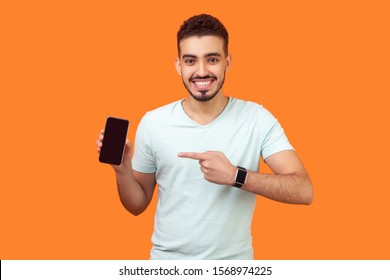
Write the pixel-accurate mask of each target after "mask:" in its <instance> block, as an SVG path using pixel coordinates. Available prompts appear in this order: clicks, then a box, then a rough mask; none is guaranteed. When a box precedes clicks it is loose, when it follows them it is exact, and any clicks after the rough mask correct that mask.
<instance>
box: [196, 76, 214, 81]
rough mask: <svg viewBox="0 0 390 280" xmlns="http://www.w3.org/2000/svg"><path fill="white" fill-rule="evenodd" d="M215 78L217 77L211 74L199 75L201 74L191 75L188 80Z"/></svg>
mask: <svg viewBox="0 0 390 280" xmlns="http://www.w3.org/2000/svg"><path fill="white" fill-rule="evenodd" d="M216 78H217V77H215V76H212V75H207V76H203V77H201V76H195V77H192V78H191V79H190V81H193V80H206V79H216Z"/></svg>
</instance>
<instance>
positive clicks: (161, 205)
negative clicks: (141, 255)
mask: <svg viewBox="0 0 390 280" xmlns="http://www.w3.org/2000/svg"><path fill="white" fill-rule="evenodd" d="M177 43H178V53H179V57H178V58H177V59H176V64H175V65H176V70H177V72H178V74H179V75H180V76H181V78H182V81H183V84H184V86H185V88H186V89H187V91H188V97H187V98H186V99H183V100H180V101H177V102H174V103H172V104H168V105H165V106H163V107H160V108H158V109H155V110H153V111H151V112H148V113H147V114H146V115H145V116H144V117H143V119H142V120H141V122H140V124H139V126H138V129H137V135H136V140H135V150H134V157H133V159H132V160H131V148H132V147H131V143H130V142H129V141H128V140H127V142H126V149H125V154H124V160H123V163H122V165H120V166H113V168H114V170H115V174H116V179H117V185H118V190H119V196H120V199H121V201H122V203H123V205H124V207H125V208H126V209H127V210H128V211H129V212H130V213H132V214H134V215H138V214H140V213H142V212H143V211H144V210H145V209H146V208H147V207H148V205H149V203H150V201H151V198H152V195H153V192H154V189H155V186H156V183H157V184H158V185H159V189H158V192H159V198H158V204H157V211H156V216H155V224H154V233H153V236H152V242H153V248H152V250H151V259H253V248H252V237H251V223H252V216H253V211H254V207H255V202H256V195H261V196H264V197H267V198H270V199H273V200H277V201H281V202H285V203H294V204H310V203H311V201H312V185H311V182H310V179H309V176H308V175H307V173H306V171H305V168H304V166H303V164H302V163H301V161H300V159H299V157H298V156H297V154H296V153H295V151H294V149H293V147H292V146H291V145H290V143H289V141H288V140H287V137H286V136H285V134H284V131H283V129H282V128H281V126H280V124H279V123H278V121H277V120H276V119H275V118H274V117H273V116H272V114H271V113H270V112H268V111H267V110H266V109H265V108H264V107H262V106H261V105H258V104H255V103H253V102H247V101H242V100H239V99H236V98H232V97H227V96H225V95H224V94H223V91H222V86H223V83H224V80H225V73H226V71H227V70H228V69H229V67H230V65H231V55H230V54H229V53H228V32H227V31H226V29H225V27H224V26H223V25H222V23H221V22H220V21H219V20H218V19H216V18H214V17H212V16H210V15H198V16H194V17H192V18H190V19H188V20H187V21H185V22H184V23H183V25H182V26H181V28H180V30H179V31H178V34H177ZM103 137H104V131H102V132H101V133H100V135H99V139H98V141H97V146H98V151H100V148H101V146H102V139H103ZM261 157H262V158H263V160H264V161H265V162H266V164H267V165H268V166H269V167H270V168H271V170H272V171H273V173H274V174H263V173H259V169H258V167H259V161H260V158H261Z"/></svg>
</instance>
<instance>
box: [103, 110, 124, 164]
mask: <svg viewBox="0 0 390 280" xmlns="http://www.w3.org/2000/svg"><path fill="white" fill-rule="evenodd" d="M128 127H129V121H128V120H124V119H119V118H114V117H108V118H107V121H106V126H105V129H104V138H103V145H102V147H101V150H100V155H99V161H100V162H103V163H108V164H113V165H120V164H121V163H122V159H123V154H124V151H125V144H126V137H127V130H128Z"/></svg>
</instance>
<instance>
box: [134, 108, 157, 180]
mask: <svg viewBox="0 0 390 280" xmlns="http://www.w3.org/2000/svg"><path fill="white" fill-rule="evenodd" d="M149 122H150V121H149V118H148V114H146V115H145V116H144V117H143V118H142V120H141V121H140V123H139V125H138V128H137V132H136V136H135V142H134V155H133V160H132V166H133V169H134V170H136V171H138V172H142V173H154V172H156V170H157V168H156V165H155V161H154V159H153V153H152V147H151V144H152V137H151V135H150V130H149V129H148V127H149V125H150V124H149Z"/></svg>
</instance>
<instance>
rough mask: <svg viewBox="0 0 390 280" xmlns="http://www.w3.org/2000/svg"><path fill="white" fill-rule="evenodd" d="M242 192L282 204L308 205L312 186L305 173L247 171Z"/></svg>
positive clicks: (311, 196) (310, 199)
mask: <svg viewBox="0 0 390 280" xmlns="http://www.w3.org/2000/svg"><path fill="white" fill-rule="evenodd" d="M242 189H243V190H246V191H249V192H252V193H255V194H258V195H261V196H264V197H267V198H269V199H272V200H276V201H279V202H284V203H292V204H310V203H311V201H312V198H313V190H312V184H311V180H310V178H309V176H308V175H307V174H306V173H291V174H275V175H274V174H264V173H258V172H253V171H248V179H247V182H246V184H245V185H244V186H242Z"/></svg>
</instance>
